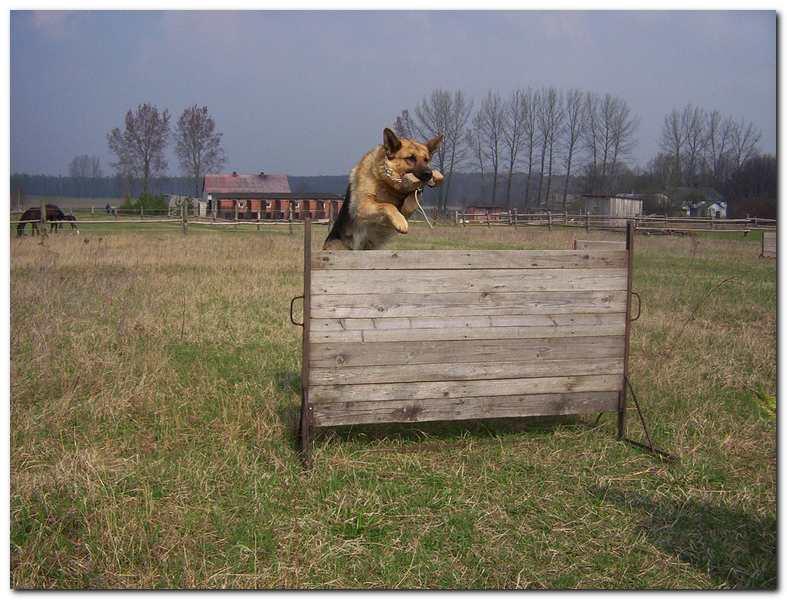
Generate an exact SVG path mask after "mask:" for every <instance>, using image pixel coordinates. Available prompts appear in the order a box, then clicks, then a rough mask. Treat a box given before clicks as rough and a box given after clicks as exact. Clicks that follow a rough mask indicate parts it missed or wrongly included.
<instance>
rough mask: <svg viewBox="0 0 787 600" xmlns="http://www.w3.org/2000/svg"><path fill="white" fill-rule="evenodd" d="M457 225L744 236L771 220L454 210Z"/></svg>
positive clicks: (768, 225)
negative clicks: (732, 234)
mask: <svg viewBox="0 0 787 600" xmlns="http://www.w3.org/2000/svg"><path fill="white" fill-rule="evenodd" d="M454 223H455V224H457V225H462V226H468V225H485V226H487V227H493V226H501V225H503V226H505V225H508V226H513V227H527V226H530V227H547V228H548V229H550V230H551V229H552V228H553V227H579V228H582V229H585V231H590V230H591V229H595V230H598V229H601V230H613V231H623V230H625V229H626V226H627V224H628V223H632V224H633V226H634V229H636V230H638V231H642V232H645V233H664V234H678V235H680V234H685V233H690V232H702V231H717V232H730V231H734V232H741V233H743V234H744V235H746V234H748V233H749V231H752V230H773V229H775V228H776V220H775V219H760V218H758V217H750V218H745V219H711V218H707V217H670V216H667V215H648V216H637V217H630V218H627V217H614V216H605V215H591V214H569V213H567V212H550V211H547V212H539V213H520V212H519V211H517V210H516V209H513V210H509V211H503V212H478V211H476V212H472V213H468V212H462V211H456V212H455V213H454Z"/></svg>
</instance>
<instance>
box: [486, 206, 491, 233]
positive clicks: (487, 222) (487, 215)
mask: <svg viewBox="0 0 787 600" xmlns="http://www.w3.org/2000/svg"><path fill="white" fill-rule="evenodd" d="M486 226H487V227H489V228H490V229H492V221H490V220H489V210H487V211H486Z"/></svg>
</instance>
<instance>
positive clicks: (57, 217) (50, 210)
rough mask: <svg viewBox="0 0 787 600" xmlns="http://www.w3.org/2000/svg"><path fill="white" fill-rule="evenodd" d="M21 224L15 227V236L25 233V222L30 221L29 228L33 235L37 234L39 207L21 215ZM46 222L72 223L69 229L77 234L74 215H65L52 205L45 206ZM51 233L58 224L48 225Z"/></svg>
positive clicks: (39, 218)
mask: <svg viewBox="0 0 787 600" xmlns="http://www.w3.org/2000/svg"><path fill="white" fill-rule="evenodd" d="M19 220H20V221H21V223H19V225H17V226H16V234H17V235H22V234H24V232H25V226H26V225H27V223H26V222H25V221H32V222H31V223H30V227H31V229H32V231H33V235H36V234H37V233H38V224H39V223H40V222H41V207H40V206H34V207H32V208H28V209H27V210H26V211H25V212H23V213H22V216H21V217H20V218H19ZM46 220H47V222H49V221H73V223H71V228H72V229H76V231H77V233H79V228H78V227H77V224H76V220H77V219H76V217H75V216H74V215H66V214H64V213H63V211H62V210H60V208H59V207H57V206H55V205H54V204H47V205H46ZM50 228H51V230H52V231H56V230H57V229H58V228H59V223H52V224H51V225H50Z"/></svg>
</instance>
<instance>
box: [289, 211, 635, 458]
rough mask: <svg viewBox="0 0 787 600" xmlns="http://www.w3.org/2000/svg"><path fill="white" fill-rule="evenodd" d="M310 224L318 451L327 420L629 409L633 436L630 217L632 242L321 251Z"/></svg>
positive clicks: (307, 360)
mask: <svg viewBox="0 0 787 600" xmlns="http://www.w3.org/2000/svg"><path fill="white" fill-rule="evenodd" d="M304 231H305V233H304V235H305V238H304V294H303V314H304V318H303V323H298V324H299V325H302V326H303V362H302V372H301V378H302V394H303V396H302V407H301V428H300V441H301V447H302V449H303V452H304V456H305V458H306V460H307V462H308V457H309V455H310V451H311V440H312V434H313V429H314V428H315V427H327V426H337V425H351V424H361V423H393V422H420V421H435V420H463V419H480V418H498V417H525V416H535V415H567V414H580V413H595V412H617V413H618V431H619V435H620V436H621V437H623V435H624V419H623V416H624V414H625V406H626V394H625V386H624V381H625V378H626V374H627V368H628V351H629V350H628V348H629V321H630V319H629V314H630V311H631V296H632V292H631V267H632V262H631V257H632V242H633V236H632V230H631V228H629V229H628V232H627V243H626V247H625V248H623V249H618V248H614V249H601V250H598V249H593V250H591V251H584V250H583V251H575V250H502V251H500V250H498V251H484V250H473V251H465V250H457V251H451V250H429V251H414V250H411V251H400V250H396V251H390V250H377V251H364V252H351V251H343V252H342V251H339V252H331V251H321V252H317V253H315V254H314V255H312V253H311V228H310V223H309V222H308V221H307V222H306V224H305V227H304ZM295 300H296V299H293V302H294V301H295ZM291 311H292V305H291ZM291 318H292V315H291ZM293 322H295V321H293Z"/></svg>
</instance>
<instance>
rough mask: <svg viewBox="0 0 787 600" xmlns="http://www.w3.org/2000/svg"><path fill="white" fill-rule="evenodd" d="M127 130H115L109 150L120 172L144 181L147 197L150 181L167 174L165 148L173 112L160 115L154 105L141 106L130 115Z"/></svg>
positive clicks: (109, 136) (129, 112)
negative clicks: (170, 117) (170, 115)
mask: <svg viewBox="0 0 787 600" xmlns="http://www.w3.org/2000/svg"><path fill="white" fill-rule="evenodd" d="M124 125H125V126H124V129H123V131H121V130H120V129H119V128H117V127H115V128H114V129H113V130H112V131H110V132H109V133H108V134H107V141H108V143H109V149H110V150H111V151H112V153H113V154H114V155H115V157H116V161H115V162H114V163H113V166H114V167H115V169H116V171H117V172H118V173H119V174H122V175H124V176H131V177H137V178H141V179H142V193H143V194H145V195H147V194H148V191H149V189H150V180H151V178H153V177H156V176H157V175H160V174H162V173H164V172H165V171H166V169H167V160H166V159H165V158H164V149H165V148H166V146H167V140H168V138H169V111H168V110H167V109H164V111H162V112H161V113H159V110H158V108H156V107H155V106H153V105H152V104H148V103H145V104H140V105H139V106H137V108H136V110H129V111H128V112H127V113H126V117H125V124H124Z"/></svg>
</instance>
